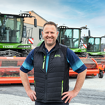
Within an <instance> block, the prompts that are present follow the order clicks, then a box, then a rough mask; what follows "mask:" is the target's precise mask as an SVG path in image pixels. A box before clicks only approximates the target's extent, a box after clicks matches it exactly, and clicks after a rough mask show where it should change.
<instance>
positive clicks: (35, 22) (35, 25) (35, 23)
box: [34, 19, 37, 27]
mask: <svg viewBox="0 0 105 105" xmlns="http://www.w3.org/2000/svg"><path fill="white" fill-rule="evenodd" d="M34 27H37V19H34Z"/></svg>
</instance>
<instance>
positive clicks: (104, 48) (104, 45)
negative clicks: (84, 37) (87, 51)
mask: <svg viewBox="0 0 105 105" xmlns="http://www.w3.org/2000/svg"><path fill="white" fill-rule="evenodd" d="M101 51H102V52H105V37H103V38H101Z"/></svg>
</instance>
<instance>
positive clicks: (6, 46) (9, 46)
mask: <svg viewBox="0 0 105 105" xmlns="http://www.w3.org/2000/svg"><path fill="white" fill-rule="evenodd" d="M3 48H13V46H3Z"/></svg>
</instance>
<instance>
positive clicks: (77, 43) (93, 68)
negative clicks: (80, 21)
mask: <svg viewBox="0 0 105 105" xmlns="http://www.w3.org/2000/svg"><path fill="white" fill-rule="evenodd" d="M82 29H87V27H81V28H69V27H66V26H59V27H58V30H59V36H58V41H59V42H60V43H61V44H64V45H66V46H67V47H68V48H70V49H71V50H72V51H73V52H75V54H77V56H78V57H80V59H81V60H82V61H83V63H84V64H85V65H86V67H87V74H86V75H87V76H96V75H97V74H99V68H98V64H97V62H96V60H95V59H93V58H87V52H86V44H81V30H82ZM81 46H82V47H81ZM83 46H84V47H83ZM76 75H77V73H76V72H74V71H73V70H72V69H71V68H70V70H69V76H76Z"/></svg>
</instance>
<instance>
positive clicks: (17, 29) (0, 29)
mask: <svg viewBox="0 0 105 105" xmlns="http://www.w3.org/2000/svg"><path fill="white" fill-rule="evenodd" d="M22 32H23V18H17V17H16V16H8V15H1V16H0V43H1V42H5V43H6V42H9V43H20V42H21V40H22Z"/></svg>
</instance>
